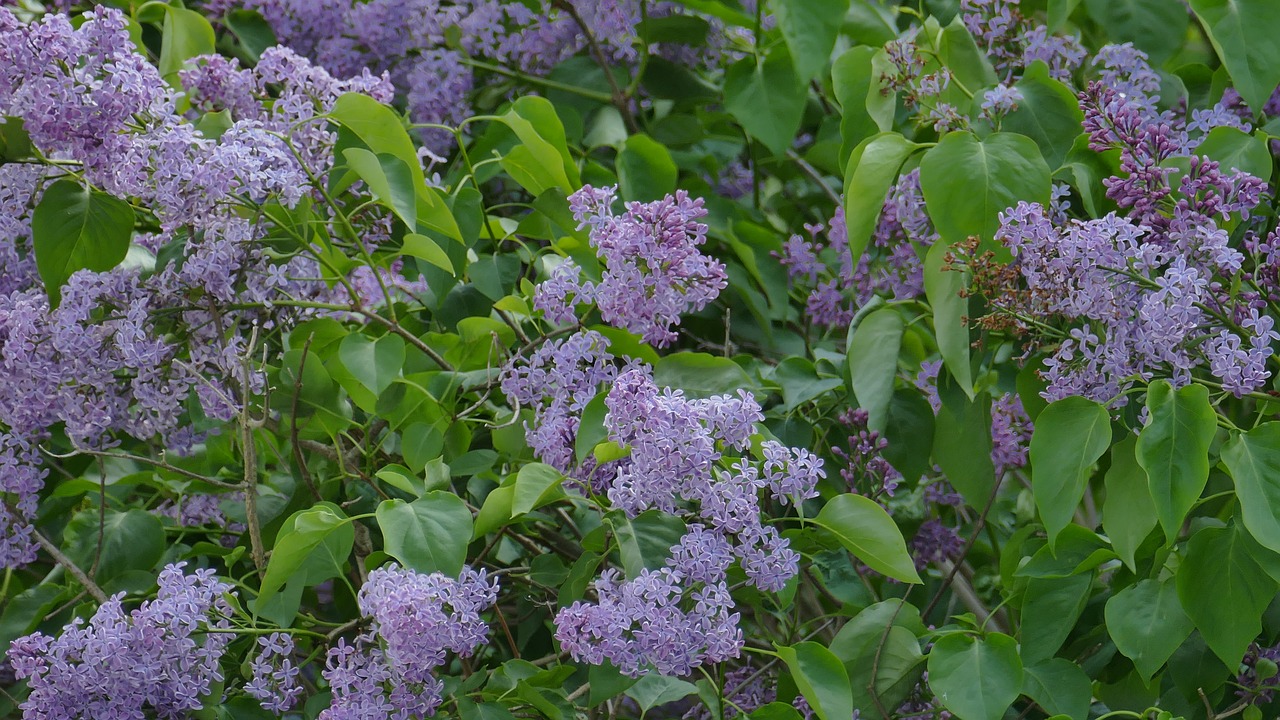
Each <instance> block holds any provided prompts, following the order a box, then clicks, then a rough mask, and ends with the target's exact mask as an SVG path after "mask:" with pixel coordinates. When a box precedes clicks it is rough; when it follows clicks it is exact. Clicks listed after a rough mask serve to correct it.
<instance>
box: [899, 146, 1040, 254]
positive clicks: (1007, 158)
mask: <svg viewBox="0 0 1280 720" xmlns="http://www.w3.org/2000/svg"><path fill="white" fill-rule="evenodd" d="M1051 184H1052V180H1051V176H1050V172H1049V166H1048V165H1047V164H1046V163H1045V161H1044V158H1043V157H1042V156H1041V155H1040V149H1039V148H1038V147H1036V144H1035V141H1033V140H1032V139H1030V138H1028V137H1026V136H1024V135H1017V134H1014V133H994V134H992V135H988V136H987V137H986V138H984V139H982V140H979V139H978V137H977V136H975V135H973V134H972V133H968V132H953V133H948V134H946V135H945V136H943V138H942V140H941V141H939V142H938V144H937V145H936V146H934V147H933V148H930V149H929V151H928V152H927V153H925V156H924V159H923V160H921V161H920V189H921V190H922V191H923V192H924V199H925V202H926V203H927V205H928V209H929V217H930V218H932V219H933V222H934V225H935V226H936V227H937V229H938V233H939V234H941V235H942V238H943V239H944V240H946V241H947V242H948V243H953V244H954V243H957V242H960V241H963V240H965V239H966V238H968V237H970V236H972V235H976V236H978V237H979V238H980V239H981V240H982V241H983V242H984V243H985V247H988V248H989V249H993V250H995V251H996V253H997V255H998V256H1000V257H1008V250H1006V249H1004V248H1003V247H997V246H995V245H994V244H992V239H993V238H994V237H995V233H996V229H997V228H999V226H1000V213H1002V212H1004V211H1005V210H1007V209H1008V208H1010V207H1012V206H1013V205H1016V204H1017V203H1018V201H1019V200H1026V201H1027V202H1038V203H1042V204H1046V205H1047V204H1048V202H1049V187H1050V185H1051Z"/></svg>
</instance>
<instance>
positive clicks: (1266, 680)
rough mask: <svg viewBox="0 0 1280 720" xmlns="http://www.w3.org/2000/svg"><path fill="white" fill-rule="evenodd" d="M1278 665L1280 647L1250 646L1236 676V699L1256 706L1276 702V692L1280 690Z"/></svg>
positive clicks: (1279, 661)
mask: <svg viewBox="0 0 1280 720" xmlns="http://www.w3.org/2000/svg"><path fill="white" fill-rule="evenodd" d="M1277 663H1280V645H1273V646H1271V647H1262V646H1260V645H1258V644H1256V643H1255V644H1253V645H1250V646H1249V651H1248V652H1246V653H1245V655H1244V660H1242V661H1241V663H1240V665H1241V670H1240V673H1239V674H1238V675H1237V676H1236V697H1238V698H1240V699H1242V700H1247V701H1248V702H1249V704H1250V705H1256V706H1262V705H1266V704H1268V703H1270V702H1271V701H1272V700H1274V699H1275V696H1276V691H1277V690H1280V675H1277V674H1276V670H1275V668H1276V664H1277ZM1264 667H1265V670H1264Z"/></svg>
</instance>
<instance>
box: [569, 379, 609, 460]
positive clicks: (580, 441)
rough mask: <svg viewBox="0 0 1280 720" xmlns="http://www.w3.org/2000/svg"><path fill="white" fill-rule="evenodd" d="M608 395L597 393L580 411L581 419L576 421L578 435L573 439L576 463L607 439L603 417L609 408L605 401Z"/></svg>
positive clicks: (607, 433)
mask: <svg viewBox="0 0 1280 720" xmlns="http://www.w3.org/2000/svg"><path fill="white" fill-rule="evenodd" d="M608 396H609V393H607V392H600V393H597V394H596V396H595V397H594V398H591V402H589V403H587V406H586V407H584V408H583V409H582V417H581V419H580V420H579V421H578V434H577V436H575V437H574V445H573V452H574V456H575V457H576V458H577V459H578V462H582V460H583V459H585V458H586V457H587V455H590V454H591V451H592V450H594V449H595V447H596V446H597V445H599V444H600V443H602V442H604V441H605V440H607V439H608V438H609V431H608V430H607V429H606V428H605V426H604V416H605V415H606V414H608V412H609V408H608V407H606V406H605V404H604V402H605V399H606V398H608Z"/></svg>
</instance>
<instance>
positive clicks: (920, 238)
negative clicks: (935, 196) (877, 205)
mask: <svg viewBox="0 0 1280 720" xmlns="http://www.w3.org/2000/svg"><path fill="white" fill-rule="evenodd" d="M829 225H830V227H829V228H828V229H827V235H826V238H827V240H826V242H825V243H824V242H822V241H821V240H819V239H818V236H819V233H821V232H822V230H823V227H822V225H806V226H805V230H806V232H807V233H808V235H809V239H805V238H804V237H803V236H801V235H792V236H791V237H790V238H789V239H788V240H787V242H786V243H784V245H783V247H782V250H781V251H780V252H779V253H777V255H778V258H779V262H781V263H782V264H783V265H784V266H786V268H787V275H788V276H789V278H790V279H791V282H792V283H793V284H794V285H797V286H799V287H802V288H808V290H809V297H808V300H807V301H806V307H805V310H806V313H805V314H806V317H808V318H809V319H810V320H811V321H812V322H814V323H816V324H818V325H826V326H828V327H841V326H845V325H848V324H849V322H850V321H851V320H852V319H853V316H854V313H855V312H856V311H857V308H858V307H860V306H862V305H863V304H864V303H866V302H867V301H868V300H870V299H871V298H872V297H873V296H875V295H885V296H890V297H893V298H894V299H895V300H903V299H909V298H916V297H920V296H922V295H923V294H924V261H923V257H924V253H925V252H926V250H927V249H928V247H929V246H931V245H932V244H933V243H934V242H936V241H937V239H938V234H937V233H936V232H935V231H934V229H933V224H932V223H931V221H930V220H929V216H928V215H927V214H926V213H925V206H924V195H923V193H922V192H921V191H920V171H919V170H918V169H917V170H912V171H910V172H908V173H906V174H904V175H903V176H902V177H900V178H898V182H897V183H896V184H894V185H893V186H892V187H890V188H889V191H888V193H887V194H886V195H885V202H884V208H883V210H881V213H880V218H879V221H878V222H877V224H876V230H875V234H874V235H873V236H872V238H871V242H870V244H869V247H868V248H867V249H866V251H865V252H864V253H863V254H862V256H861V257H860V258H858V260H857V262H854V259H853V254H852V252H851V251H850V249H849V235H848V230H847V229H846V225H845V219H844V209H843V208H838V209H837V210H836V212H835V215H834V216H833V217H832V218H831V222H830V224H829ZM849 288H852V290H853V292H852V297H849V296H848V295H847V293H848V289H849Z"/></svg>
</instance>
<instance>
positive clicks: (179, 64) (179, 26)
mask: <svg viewBox="0 0 1280 720" xmlns="http://www.w3.org/2000/svg"><path fill="white" fill-rule="evenodd" d="M164 9H165V15H164V39H163V41H162V42H161V44H160V61H159V62H158V63H157V64H156V69H157V70H159V71H160V76H161V77H163V78H164V79H165V80H166V81H168V82H170V83H176V82H177V79H178V78H177V75H178V71H179V70H181V69H182V68H183V66H185V65H186V64H187V61H188V60H190V59H191V58H193V57H196V56H197V55H212V54H213V53H214V52H215V51H216V48H215V47H214V45H215V43H216V41H217V38H216V37H215V36H214V33H213V26H212V25H210V24H209V21H208V20H205V19H204V16H203V15H201V14H200V13H198V12H196V11H195V10H187V9H186V8H180V7H173V6H171V5H165V6H164Z"/></svg>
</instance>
